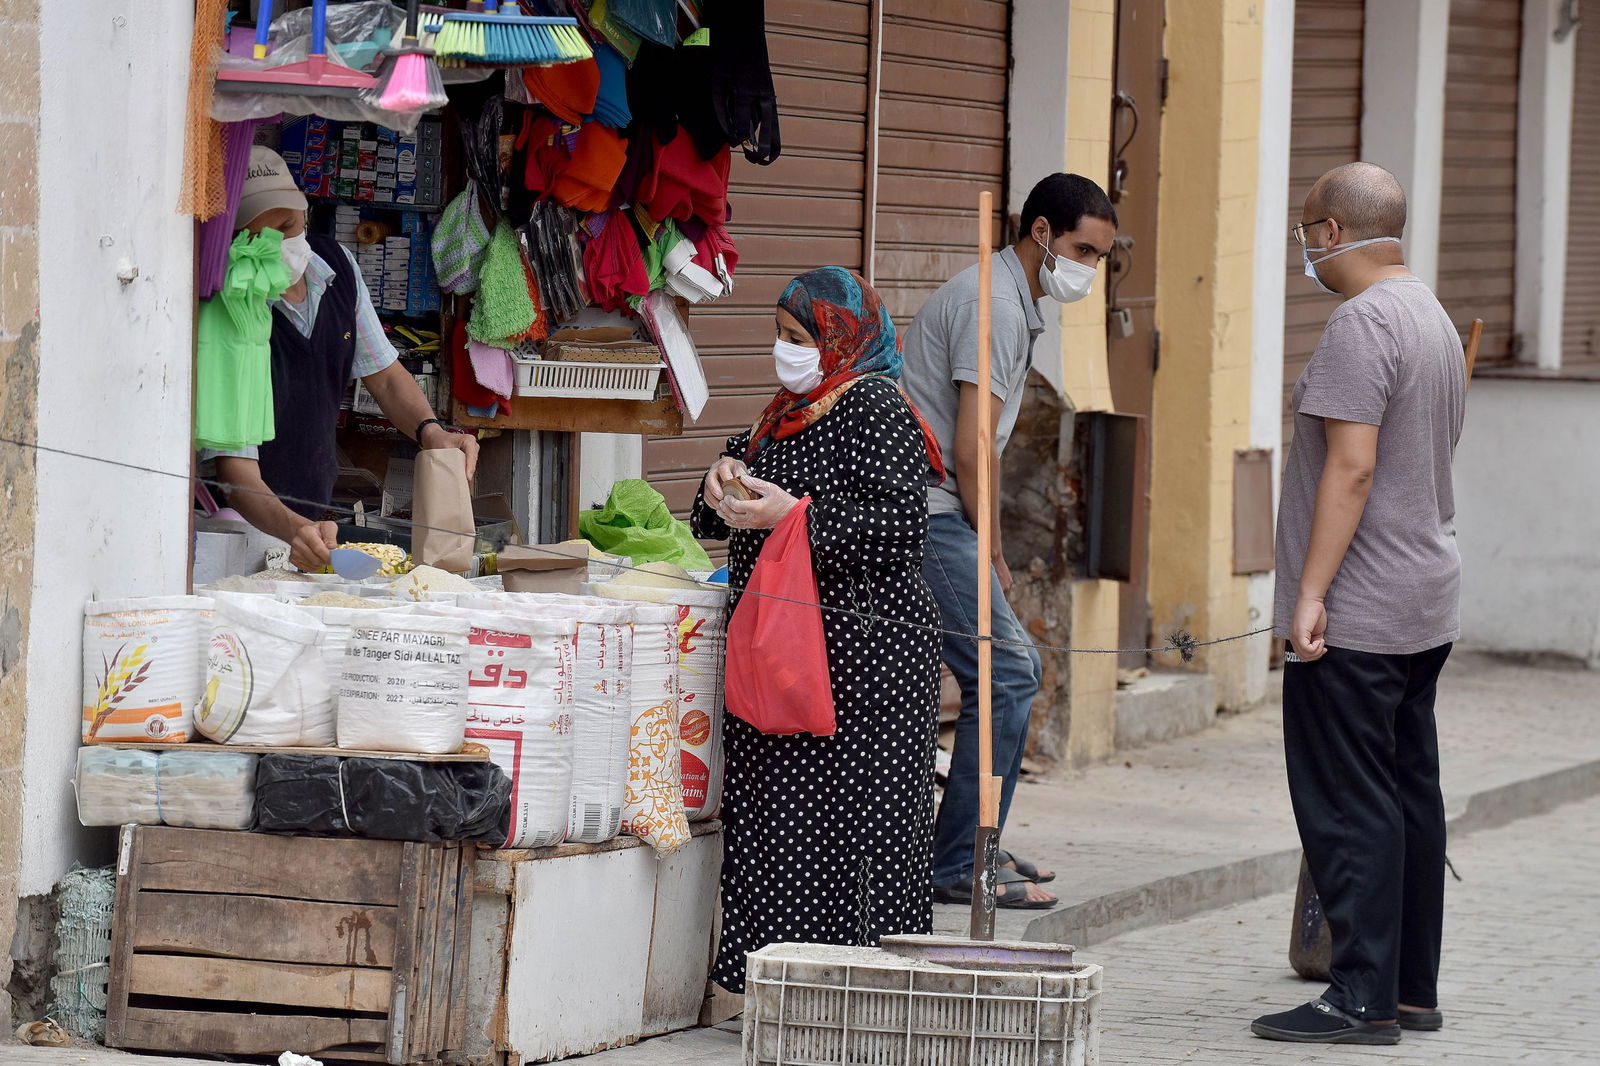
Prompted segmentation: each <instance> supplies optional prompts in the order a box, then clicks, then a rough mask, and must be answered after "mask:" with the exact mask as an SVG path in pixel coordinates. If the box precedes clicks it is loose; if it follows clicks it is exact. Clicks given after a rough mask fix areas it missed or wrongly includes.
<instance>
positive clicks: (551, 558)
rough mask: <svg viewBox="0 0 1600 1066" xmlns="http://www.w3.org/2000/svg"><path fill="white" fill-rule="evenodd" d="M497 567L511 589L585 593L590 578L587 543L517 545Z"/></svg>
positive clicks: (507, 587)
mask: <svg viewBox="0 0 1600 1066" xmlns="http://www.w3.org/2000/svg"><path fill="white" fill-rule="evenodd" d="M495 569H496V571H498V572H499V574H500V577H501V580H503V581H504V582H505V586H506V591H507V592H563V593H566V594H567V595H570V596H581V595H582V594H583V584H584V582H585V581H587V580H588V579H589V546H588V545H587V544H535V545H532V546H529V547H518V546H513V547H509V548H507V549H506V550H505V551H503V552H501V553H500V554H499V555H498V556H497V557H496V560H495Z"/></svg>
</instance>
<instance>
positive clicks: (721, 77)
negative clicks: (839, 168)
mask: <svg viewBox="0 0 1600 1066" xmlns="http://www.w3.org/2000/svg"><path fill="white" fill-rule="evenodd" d="M705 25H706V27H707V28H708V29H710V31H711V62H712V75H711V76H712V102H713V104H714V106H715V107H716V110H717V118H718V120H719V121H720V122H721V123H722V128H723V130H724V131H725V132H726V133H727V134H728V139H729V141H730V142H731V143H733V144H738V145H743V146H744V157H745V158H746V159H748V160H750V162H752V163H755V164H756V165H757V166H767V165H768V164H770V163H772V162H773V161H774V160H776V159H777V158H778V156H779V155H781V154H782V153H783V144H782V141H781V140H780V139H779V136H778V96H777V93H776V91H775V90H774V89H773V87H772V66H771V63H770V62H769V61H768V59H767V15H766V4H765V2H764V0H707V3H706V12H705Z"/></svg>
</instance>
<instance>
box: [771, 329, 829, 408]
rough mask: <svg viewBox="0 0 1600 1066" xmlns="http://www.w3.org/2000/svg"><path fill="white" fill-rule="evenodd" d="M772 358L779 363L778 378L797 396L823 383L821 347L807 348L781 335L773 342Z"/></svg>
mask: <svg viewBox="0 0 1600 1066" xmlns="http://www.w3.org/2000/svg"><path fill="white" fill-rule="evenodd" d="M772 360H773V362H775V363H777V364H778V380H779V381H781V382H783V387H784V388H786V389H788V390H789V391H790V392H792V393H794V394H795V395H797V396H804V395H805V394H806V393H808V392H810V391H811V390H812V389H814V388H816V387H817V386H818V385H821V384H822V350H821V349H820V348H807V347H806V346H805V345H803V344H793V343H791V342H789V341H786V340H784V339H783V338H782V337H780V338H778V339H777V340H776V341H773V343H772Z"/></svg>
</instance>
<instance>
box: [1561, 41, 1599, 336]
mask: <svg viewBox="0 0 1600 1066" xmlns="http://www.w3.org/2000/svg"><path fill="white" fill-rule="evenodd" d="M1577 32H1578V38H1577V41H1576V42H1575V44H1574V47H1576V48H1577V56H1576V61H1577V76H1576V79H1575V81H1574V83H1573V101H1572V172H1571V173H1572V177H1571V180H1570V181H1569V183H1568V185H1567V190H1568V191H1567V292H1566V301H1565V307H1564V309H1563V320H1562V329H1561V362H1562V364H1563V365H1567V366H1570V365H1571V364H1573V363H1580V362H1588V363H1593V362H1594V361H1595V360H1596V359H1600V181H1596V180H1595V176H1596V175H1597V174H1600V24H1596V23H1591V24H1590V25H1588V26H1586V27H1580V28H1579V29H1578V31H1577Z"/></svg>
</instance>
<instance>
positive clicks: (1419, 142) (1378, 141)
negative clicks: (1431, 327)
mask: <svg viewBox="0 0 1600 1066" xmlns="http://www.w3.org/2000/svg"><path fill="white" fill-rule="evenodd" d="M1534 2H1538V0H1534ZM1449 52H1450V0H1367V5H1366V29H1365V31H1364V40H1363V41H1362V48H1361V55H1362V64H1361V95H1362V108H1361V158H1362V159H1365V160H1367V161H1368V162H1371V163H1377V164H1378V165H1379V166H1381V167H1386V168H1387V169H1388V170H1390V171H1391V172H1392V173H1393V174H1394V176H1395V177H1396V178H1398V179H1400V185H1401V187H1402V188H1404V189H1405V190H1406V215H1407V218H1406V232H1405V239H1406V241H1405V249H1406V265H1408V266H1409V267H1411V269H1412V271H1413V272H1414V273H1415V274H1416V275H1417V277H1419V278H1421V279H1422V280H1423V281H1425V282H1427V283H1428V284H1429V285H1432V284H1433V283H1434V281H1435V279H1436V278H1437V277H1438V273H1439V210H1440V203H1441V202H1442V200H1443V193H1442V185H1443V181H1444V166H1443V159H1444V82H1445V69H1446V66H1447V61H1448V58H1449Z"/></svg>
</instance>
